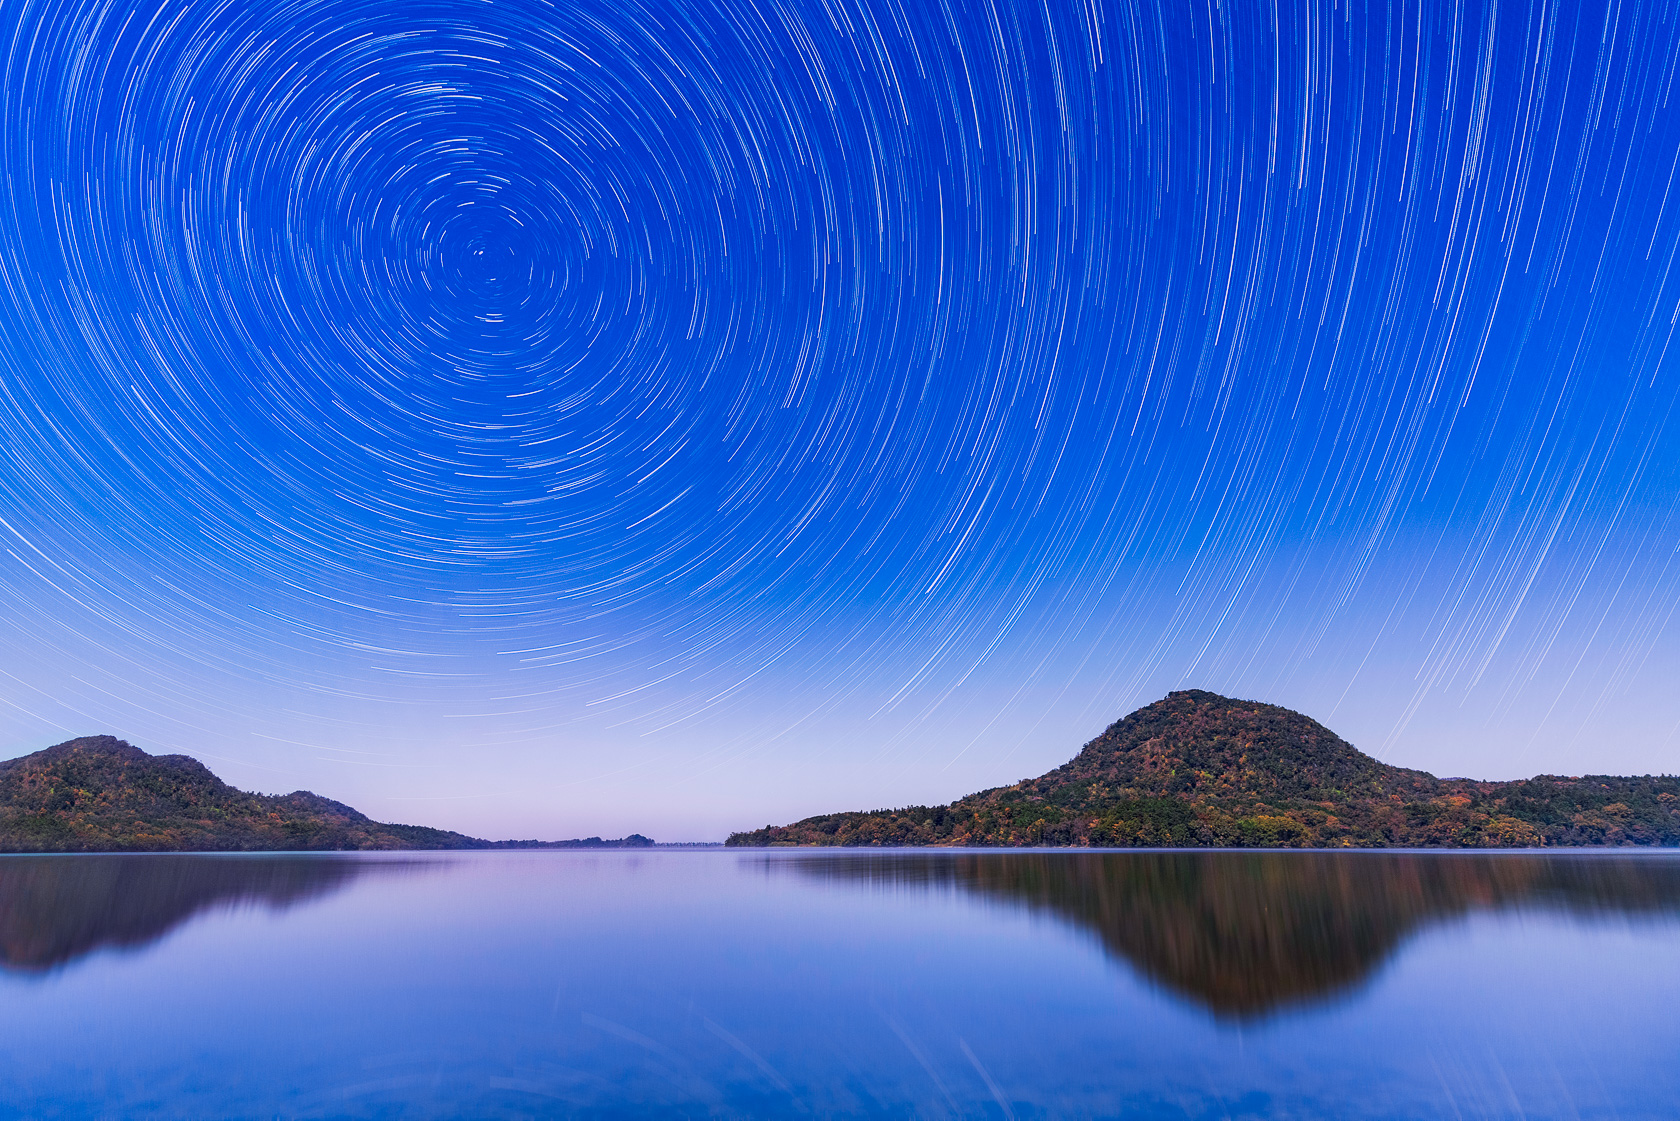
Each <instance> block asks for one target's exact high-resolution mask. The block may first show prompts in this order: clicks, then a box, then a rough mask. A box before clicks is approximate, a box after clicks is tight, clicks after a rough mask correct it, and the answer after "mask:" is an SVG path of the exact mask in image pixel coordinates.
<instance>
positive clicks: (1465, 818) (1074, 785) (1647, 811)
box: [728, 689, 1680, 848]
mask: <svg viewBox="0 0 1680 1121" xmlns="http://www.w3.org/2000/svg"><path fill="white" fill-rule="evenodd" d="M728 843H729V844H731V845H980V846H1027V845H1078V846H1123V847H1131V846H1169V845H1170V846H1220V847H1289V848H1325V847H1350V846H1360V847H1364V846H1370V847H1389V846H1446V847H1455V848H1465V847H1471V848H1479V847H1495V846H1497V847H1526V846H1536V845H1677V844H1680V778H1676V777H1675V776H1671V775H1665V776H1661V777H1652V776H1646V777H1643V778H1620V777H1613V776H1608V775H1589V776H1585V777H1579V778H1562V777H1557V776H1552V775H1542V776H1540V777H1538V778H1532V779H1522V780H1518V781H1514V782H1478V781H1475V780H1472V779H1438V778H1436V777H1435V776H1434V775H1431V774H1428V773H1426V772H1424V771H1413V770H1408V769H1406V768H1404V767H1394V766H1390V765H1389V764H1387V763H1383V762H1380V761H1379V760H1376V759H1373V758H1372V757H1371V756H1369V755H1366V754H1365V753H1364V752H1362V751H1359V750H1358V749H1357V748H1355V747H1353V746H1352V745H1351V744H1349V743H1347V742H1346V741H1345V740H1343V739H1342V738H1341V737H1339V736H1337V735H1336V734H1335V733H1334V732H1332V731H1330V730H1329V729H1328V728H1326V727H1324V726H1323V725H1322V724H1320V723H1318V722H1317V721H1316V720H1313V719H1311V718H1309V717H1306V716H1303V715H1301V714H1300V713H1298V712H1292V711H1291V710H1289V709H1286V708H1281V707H1279V706H1277V705H1268V704H1261V703H1259V702H1257V701H1238V700H1232V699H1231V698H1229V697H1222V696H1219V695H1218V694H1217V693H1209V692H1205V691H1203V690H1199V689H1190V690H1184V691H1182V692H1176V693H1170V694H1168V695H1167V696H1166V697H1165V698H1163V699H1161V700H1159V701H1156V702H1155V703H1154V704H1152V705H1147V706H1145V707H1144V708H1140V709H1138V710H1137V711H1136V712H1134V713H1132V714H1131V715H1130V716H1127V717H1126V718H1125V719H1123V720H1120V721H1118V722H1117V723H1115V724H1113V725H1111V726H1110V727H1109V728H1108V730H1107V731H1105V732H1103V734H1102V735H1100V736H1098V737H1097V738H1096V739H1094V740H1092V741H1091V742H1090V743H1088V744H1086V745H1085V747H1084V750H1082V751H1080V753H1079V754H1078V755H1076V756H1075V757H1074V758H1073V759H1072V760H1071V761H1069V762H1068V763H1066V764H1064V765H1063V766H1060V767H1057V768H1056V769H1055V770H1053V771H1050V772H1049V773H1048V774H1045V775H1042V776H1040V777H1038V778H1036V779H1023V780H1022V781H1021V782H1018V783H1016V784H1015V785H1014V786H1003V787H998V788H995V789H992V790H983V791H981V792H979V793H978V794H971V795H969V796H968V797H966V798H962V799H959V800H958V801H956V802H953V803H951V804H950V805H948V806H910V807H907V808H904V809H898V810H875V811H873V812H869V813H839V814H829V815H826V816H822V817H812V818H806V819H805V820H804V821H799V822H795V823H794V824H792V825H783V826H765V827H764V828H763V829H756V830H753V831H751V832H745V833H736V834H733V835H731V837H730V838H729V842H728Z"/></svg>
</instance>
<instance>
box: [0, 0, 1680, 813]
mask: <svg viewBox="0 0 1680 1121" xmlns="http://www.w3.org/2000/svg"><path fill="white" fill-rule="evenodd" d="M0 31H3V32H4V37H3V40H0V56H3V73H0V119H4V120H5V121H6V122H7V128H6V130H5V131H4V135H3V136H0V172H3V175H0V363H3V365H0V378H3V385H0V437H3V439H4V441H5V443H6V447H7V461H6V467H5V470H4V473H3V475H0V502H3V503H4V514H3V524H0V537H3V543H4V545H5V548H6V550H7V552H6V554H5V559H4V561H3V566H0V585H3V589H4V593H5V598H6V601H7V606H6V607H5V609H4V612H3V613H0V628H3V631H0V633H4V634H5V635H6V640H7V646H8V648H9V649H10V651H11V652H10V653H9V654H8V655H7V660H6V661H5V662H4V664H0V674H3V675H4V676H3V677H0V681H4V682H7V683H8V687H7V689H6V694H7V699H8V703H9V705H10V707H9V708H8V709H7V712H8V716H7V724H6V728H7V735H8V736H9V737H10V739H9V740H8V742H11V740H16V741H17V746H18V747H19V749H20V750H22V749H27V748H30V747H35V746H40V744H39V743H35V742H34V741H35V740H37V739H42V737H47V739H45V740H43V742H50V739H51V736H52V730H54V729H60V728H68V729H74V730H78V731H82V730H87V725H88V723H89V722H90V721H97V722H100V723H101V724H102V725H103V726H104V727H103V728H102V729H101V730H104V729H110V730H115V731H118V732H122V733H124V734H132V735H133V736H134V737H135V738H137V739H142V740H145V742H147V743H149V744H155V745H158V746H166V747H180V748H184V749H188V750H197V751H199V752H200V753H205V754H207V755H214V754H215V753H217V752H221V753H223V754H222V755H221V756H218V757H220V758H225V759H227V760H230V761H232V762H233V763H235V764H246V765H249V766H251V767H252V768H261V767H268V768H271V769H272V770H274V771H279V772H284V773H286V774H287V775H300V776H303V777H304V778H306V779H308V781H309V782H310V783H313V784H315V785H317V786H330V785H331V784H332V783H333V782H334V781H337V780H334V779H332V778H331V777H317V776H321V775H323V774H325V775H327V776H331V775H333V774H335V773H336V772H334V771H333V768H334V767H335V766H338V765H339V764H340V763H351V762H356V761H358V759H359V760H360V761H362V762H377V763H378V764H379V765H381V766H386V767H391V768H394V769H396V770H398V771H402V772H404V773H405V774H407V773H408V772H409V771H415V770H418V771H423V772H425V775H427V776H431V777H429V778H414V779H404V781H413V782H414V783H416V784H418V785H415V786H414V787H413V788H412V789H413V790H414V791H424V792H426V794H425V796H434V795H435V796H439V797H442V796H445V795H447V794H448V793H449V792H450V791H453V790H455V789H457V788H459V787H460V786H461V785H462V784H463V783H466V784H467V785H470V784H471V783H470V781H469V780H468V779H467V778H465V777H464V776H467V775H471V774H474V773H476V772H477V770H478V769H480V768H488V771H489V772H494V773H496V774H498V775H499V776H500V777H498V778H495V779H486V780H485V781H486V782H487V783H488V787H487V789H488V788H495V789H502V788H503V787H506V786H508V785H509V784H515V785H520V786H525V785H529V784H531V783H540V782H541V781H547V779H548V778H553V777H555V776H564V777H565V782H574V783H576V782H585V783H586V785H587V782H586V779H587V776H588V775H599V774H612V773H617V772H618V771H620V770H624V769H628V770H629V771H631V772H635V771H637V770H638V769H640V771H641V772H644V773H649V772H651V770H654V769H657V770H658V772H659V773H660V774H662V775H664V776H665V777H664V778H661V779H660V780H658V782H656V783H655V786H656V787H657V788H658V789H659V790H665V791H666V793H665V794H660V793H657V792H655V793H652V794H648V793H646V792H645V791H644V792H642V793H639V794H638V797H646V798H652V799H653V803H652V804H663V803H660V801H659V799H660V798H667V799H668V800H670V801H671V802H672V803H673V804H674V803H676V802H679V801H681V799H682V797H683V796H684V791H685V790H690V789H693V785H692V784H694V783H697V782H699V783H704V782H707V781H716V782H718V783H721V784H723V785H724V786H727V787H729V788H730V789H735V788H736V787H740V788H741V789H744V790H748V791H749V792H752V793H753V797H754V798H756V799H757V801H756V802H755V803H754V804H755V805H757V804H763V803H764V802H765V800H766V799H769V800H772V801H774V800H775V799H782V800H783V801H784V802H785V803H786V804H789V805H792V804H793V801H797V802H798V804H799V805H800V806H801V807H803V806H804V805H805V804H806V803H805V802H804V801H800V800H801V799H807V798H815V797H817V796H819V795H821V794H823V793H824V792H825V791H826V790H829V789H834V785H833V784H834V783H836V782H840V783H841V784H842V787H844V783H845V782H847V781H851V780H852V779H853V778H855V779H856V782H857V784H858V785H857V787H856V789H857V790H858V791H859V794H858V796H859V797H864V798H865V799H871V798H879V797H887V796H889V795H892V794H893V792H894V791H896V790H902V791H903V792H904V795H905V796H906V797H908V796H910V795H911V794H915V795H917V796H929V797H932V796H938V797H945V796H949V795H951V794H955V793H961V792H962V790H959V789H954V788H953V789H951V790H949V791H946V790H944V786H943V785H941V784H944V785H949V784H950V783H951V782H953V781H957V778H956V777H954V776H961V782H959V783H958V785H962V783H966V782H968V781H969V779H970V778H972V779H974V780H975V781H980V780H984V781H987V782H993V781H1000V780H1004V779H1012V778H1014V777H1017V776H1016V775H1015V774H1014V773H1013V770H1014V769H1022V770H1029V769H1034V767H1035V766H1036V764H1037V763H1038V762H1040V761H1048V762H1055V761H1059V760H1060V758H1062V757H1064V756H1065V755H1066V754H1068V753H1069V752H1070V751H1071V750H1072V749H1073V747H1075V746H1076V745H1077V743H1078V742H1079V741H1080V738H1081V737H1082V736H1084V735H1086V734H1088V733H1090V732H1093V731H1095V730H1096V729H1097V728H1100V727H1101V726H1102V724H1103V723H1105V722H1106V721H1107V720H1110V719H1113V718H1114V717H1117V716H1119V715H1120V714H1121V713H1122V712H1123V711H1125V710H1126V709H1128V708H1129V707H1131V706H1132V705H1134V704H1136V703H1141V702H1144V701H1147V700H1149V699H1152V698H1153V697H1154V696H1155V695H1158V694H1159V693H1160V692H1163V691H1165V689H1167V688H1171V687H1175V686H1178V685H1183V684H1195V685H1203V686H1207V687H1214V688H1219V689H1222V690H1223V691H1227V692H1237V693H1243V694H1245V695H1256V696H1262V697H1263V698H1264V699H1268V700H1276V701H1280V702H1283V703H1290V704H1293V705H1295V706H1296V707H1302V708H1306V709H1308V710H1310V711H1312V712H1313V714H1314V715H1318V716H1320V717H1321V718H1324V719H1326V720H1328V721H1329V722H1331V723H1332V724H1333V725H1335V726H1337V727H1338V730H1341V731H1343V732H1344V734H1349V735H1350V737H1351V738H1354V739H1355V740H1356V742H1359V743H1360V744H1361V746H1364V747H1367V748H1368V749H1371V750H1377V751H1379V752H1381V753H1383V754H1385V755H1390V756H1393V755H1395V753H1400V754H1401V755H1403V756H1404V758H1401V759H1400V760H1399V761H1403V762H1411V763H1413V764H1414V765H1420V766H1425V765H1427V766H1432V767H1435V768H1436V769H1442V770H1458V771H1471V772H1476V773H1490V774H1491V773H1500V774H1503V773H1507V772H1508V773H1519V772H1521V773H1529V772H1532V771H1533V770H1538V769H1545V768H1546V767H1553V768H1554V769H1563V770H1568V769H1573V770H1581V769H1583V768H1585V769H1592V768H1590V767H1587V766H1586V764H1587V761H1588V760H1600V759H1602V760H1603V761H1604V766H1605V767H1606V768H1607V769H1614V767H1613V764H1617V765H1620V766H1622V767H1624V768H1637V769H1660V766H1659V757H1660V756H1661V755H1662V754H1663V752H1665V751H1668V750H1670V749H1671V748H1672V746H1673V742H1674V741H1673V737H1674V734H1675V732H1674V726H1675V724H1676V723H1677V722H1680V713H1675V712H1673V711H1667V712H1666V713H1665V712H1664V711H1660V707H1661V706H1656V707H1650V706H1647V710H1646V711H1645V712H1644V714H1643V715H1641V716H1639V717H1638V718H1637V719H1635V720H1633V722H1632V723H1628V722H1627V719H1630V718H1625V713H1626V710H1627V706H1628V704H1629V703H1630V698H1634V697H1639V696H1642V695H1643V693H1644V691H1646V690H1648V689H1649V687H1650V681H1651V680H1653V679H1652V678H1651V676H1650V675H1652V674H1659V676H1660V673H1661V670H1662V667H1664V666H1666V665H1669V664H1670V661H1671V660H1672V659H1673V658H1674V657H1675V655H1676V654H1680V645H1677V643H1676V634H1675V630H1674V622H1673V610H1674V607H1675V605H1676V604H1677V603H1680V584H1677V580H1680V572H1677V571H1676V568H1675V561H1674V557H1675V549H1676V547H1677V545H1680V519H1677V518H1676V517H1675V514H1674V506H1673V502H1672V494H1673V493H1674V490H1675V487H1676V484H1677V483H1680V478H1677V477H1676V475H1677V471H1676V468H1675V466H1674V465H1675V464H1676V463H1677V462H1680V455H1677V453H1680V446H1677V444H1680V441H1677V440H1676V437H1675V434H1674V431H1673V426H1672V423H1671V421H1672V415H1671V414H1672V411H1673V406H1674V403H1675V397H1676V394H1675V385H1676V373H1675V356H1674V354H1673V346H1672V342H1673V332H1674V329H1675V325H1676V322H1677V319H1680V311H1677V309H1680V276H1677V275H1676V274H1675V271H1674V268H1673V265H1674V260H1675V255H1676V252H1677V250H1680V191H1677V189H1676V188H1677V186H1680V185H1677V183H1676V179H1677V178H1680V171H1677V168H1680V120H1677V117H1676V114H1677V113H1680V109H1677V108H1676V107H1675V106H1674V105H1673V104H1672V100H1673V95H1672V86H1673V81H1674V78H1675V76H1676V75H1675V68H1676V60H1677V57H1680V29H1677V28H1676V26H1675V25H1674V23H1673V22H1672V21H1670V20H1667V19H1666V18H1665V15H1664V13H1662V12H1660V11H1655V10H1648V9H1635V8H1625V7H1622V6H1618V5H1608V6H1596V5H1587V6H1579V7H1568V8H1565V7H1558V6H1546V5H1541V6H1537V7H1535V8H1533V9H1532V10H1525V11H1514V10H1508V9H1505V8H1496V7H1493V6H1483V7H1474V6H1472V7H1469V8H1465V7H1462V6H1460V7H1455V6H1450V5H1445V4H1440V5H1424V6H1421V7H1419V6H1415V5H1403V4H1392V5H1383V4H1359V5H1354V6H1351V7H1345V8H1340V9H1336V10H1335V11H1333V12H1332V11H1330V10H1327V9H1325V10H1320V9H1316V8H1311V7H1309V8H1306V9H1294V8H1286V7H1283V6H1264V5H1262V6H1253V7H1250V8H1244V9H1240V10H1233V9H1230V8H1229V7H1221V6H1218V5H1212V4H1204V3H1190V4H1184V5H1154V4H1149V5H1127V4H1093V5H1085V4H1080V5H1073V4H1068V5H1049V6H1043V5H1027V4H1006V3H998V2H988V3H985V4H981V5H970V6H954V5H948V4H941V3H925V4H903V3H894V2H877V0H870V2H835V3H825V4H799V3H787V4H775V5H755V4H748V3H715V2H708V3H685V4H640V3H613V4H604V3H600V4H598V3H592V2H585V3H580V4H572V5H550V4H545V3H535V2H524V0H519V2H513V3H495V4H489V3H476V2H475V3H465V2H459V3H457V2H443V3H420V4H404V5H391V4H386V3H346V2H338V0H331V2H283V3H276V4H268V5H234V4H226V3H191V2H172V3H155V2H154V3H145V4H141V5H138V6H129V7H117V8H113V7H110V6H107V5H101V4H94V3H78V2H73V0H48V2H45V3H34V4H30V5H14V6H11V7H9V8H7V9H6V11H5V12H4V13H3V14H0ZM1337 712H1342V713H1345V715H1344V717H1343V720H1342V722H1341V723H1339V724H1338V723H1337V720H1336V719H1335V715H1334V714H1335V713H1337ZM1616 713H1622V714H1623V716H1621V717H1617V716H1614V714H1616ZM1617 719H1621V720H1622V721H1623V722H1622V723H1621V724H1616V723H1615V720H1617ZM1606 720H1609V721H1610V722H1611V723H1610V724H1609V725H1605V724H1604V722H1605V721H1606ZM1348 721H1352V722H1353V724H1352V726H1351V727H1350V726H1349V725H1348V723H1347V722H1348ZM1597 727H1613V728H1615V729H1619V731H1618V733H1617V734H1618V735H1620V736H1622V738H1623V739H1628V738H1629V737H1632V738H1635V739H1637V738H1638V737H1640V736H1643V737H1644V739H1643V741H1641V742H1644V743H1645V745H1646V746H1645V748H1644V749H1642V750H1643V751H1644V754H1639V751H1638V750H1634V751H1633V753H1632V754H1626V753H1625V752H1624V754H1623V755H1616V754H1614V752H1613V751H1612V752H1611V753H1610V754H1609V755H1606V754H1605V752H1606V751H1608V750H1610V749H1608V748H1606V747H1605V746H1604V744H1603V743H1602V742H1600V740H1599V739H1597V738H1594V737H1593V736H1591V735H1587V734H1586V732H1585V731H1584V729H1589V728H1597ZM1665 729H1666V730H1665ZM1490 730H1492V731H1490ZM253 735H255V736H263V737H268V738H267V739H263V740H262V741H261V742H258V741H256V740H251V739H249V738H246V739H241V738H240V737H250V736H253ZM146 737H150V739H146ZM651 744H658V745H659V746H657V747H654V746H649V745H651ZM1431 751H1433V752H1435V754H1433V755H1431V754H1429V752H1431ZM364 757H365V758H364ZM487 760H500V763H498V764H496V765H494V766H493V765H492V764H491V763H490V762H487ZM1566 760H1574V761H1575V762H1574V763H1573V766H1572V767H1571V766H1570V765H1569V764H1568V763H1567V762H1566ZM655 763H657V764H658V767H657V768H654V766H653V765H654V764H655ZM496 766H501V767H502V769H501V770H500V771H497V770H496ZM778 766H781V767H783V770H781V771H776V770H775V769H776V767H778ZM765 768H768V771H765V773H769V772H770V771H775V773H777V774H779V775H780V776H781V777H779V778H775V779H765V780H764V781H765V782H766V783H768V784H769V785H768V786H766V787H765V788H763V789H757V788H754V787H753V781H754V780H752V779H750V778H748V777H746V776H747V775H748V774H749V773H758V772H759V771H762V770H764V769H765ZM964 768H968V769H967V770H965V769H964ZM708 775H709V776H713V778H711V779H707V778H704V777H703V776H708ZM518 776H524V777H518ZM531 776H544V777H542V778H532V777H531ZM579 776H584V777H579ZM940 776H944V777H940ZM250 781H253V782H254V781H257V780H256V779H255V778H253V779H251V780H250ZM274 781H276V782H281V781H283V780H281V779H278V778H277V779H275V780H274ZM556 781H559V780H558V779H556ZM587 781H594V780H587ZM427 783H430V784H431V785H427ZM498 783H499V784H501V785H500V786H498ZM659 783H666V784H667V786H659ZM893 783H896V784H898V785H897V786H896V787H894V786H892V785H891V784H893ZM883 784H886V785H883ZM562 785H564V783H562ZM969 785H972V783H969ZM963 789H967V786H963ZM867 790H876V791H880V794H879V795H876V794H868V793H863V792H864V791H867ZM416 796H420V795H419V794H416ZM580 797H582V796H581V795H580ZM591 797H593V795H591ZM789 799H792V800H793V801H788V800H789ZM570 808H571V809H572V810H575V809H576V807H575V806H573V807H570ZM755 812H756V811H755ZM781 816H786V815H785V814H782V815H781ZM638 820H639V819H638ZM695 820H698V819H695ZM469 824H470V823H469ZM706 827H707V828H710V825H707V826H706Z"/></svg>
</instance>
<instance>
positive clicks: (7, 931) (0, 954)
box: [0, 855, 423, 972]
mask: <svg viewBox="0 0 1680 1121" xmlns="http://www.w3.org/2000/svg"><path fill="white" fill-rule="evenodd" d="M422 866H423V864H422V862H418V861H408V860H358V859H355V858H350V857H333V856H151V855H148V856H138V855H136V856H79V855H78V856H3V857H0V968H3V969H7V970H14V971H19V972H40V971H44V970H48V969H52V968H54V967H57V966H60V965H64V964H65V963H67V962H70V961H73V960H75V959H76V958H79V957H81V956H83V955H84V954H88V953H91V952H92V951H94V950H97V949H101V948H104V947H115V946H120V947H136V946H143V945H145V944H146V943H148V942H152V941H155V940H156V939H158V938H161V937H163V935H165V934H166V933H168V932H169V931H170V930H172V929H174V928H175V927H176V926H178V925H180V924H181V923H183V922H185V921H186V920H187V919H189V918H191V917H192V916H194V915H196V914H199V913H200V912H202V911H205V910H208V909H210V908H213V907H234V906H239V905H242V904H259V903H260V904H264V905H266V906H268V907H270V908H272V909H274V910H284V909H286V908H288V907H294V906H297V905H298V904H300V903H307V902H309V901H311V900H316V899H321V898H324V897H326V896H328V895H331V894H332V893H334V892H336V891H339V890H341V889H343V888H345V887H348V886H349V885H350V883H351V882H352V881H354V880H356V879H359V878H360V877H362V876H365V875H369V874H378V873H390V872H395V871H403V870H413V869H415V868H418V867H422Z"/></svg>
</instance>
